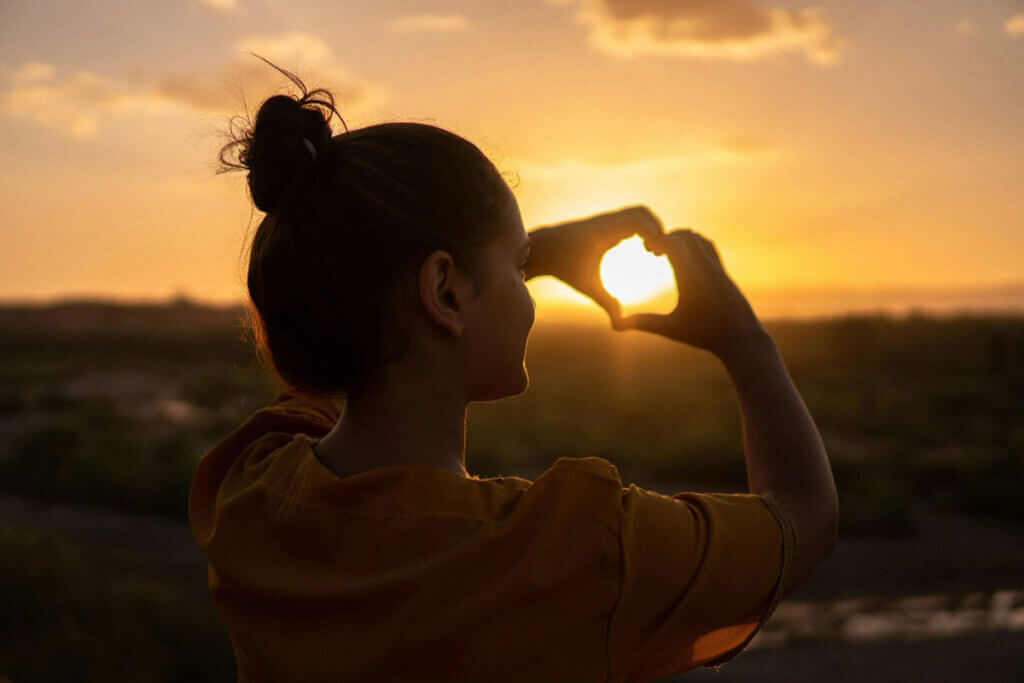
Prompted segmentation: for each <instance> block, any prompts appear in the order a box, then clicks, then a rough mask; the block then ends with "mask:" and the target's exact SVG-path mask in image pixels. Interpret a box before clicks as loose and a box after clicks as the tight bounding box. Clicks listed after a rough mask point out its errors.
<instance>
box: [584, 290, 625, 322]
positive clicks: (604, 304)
mask: <svg viewBox="0 0 1024 683" xmlns="http://www.w3.org/2000/svg"><path fill="white" fill-rule="evenodd" d="M591 298H592V299H593V300H594V301H596V302H597V305H598V306H600V307H601V308H603V309H604V310H605V312H606V313H607V314H608V317H609V318H610V319H611V322H612V327H614V326H615V323H616V321H617V320H619V319H620V318H621V317H622V304H621V303H619V300H618V299H616V298H615V297H613V296H612V295H611V294H609V293H608V292H606V291H604V289H603V288H602V289H601V290H599V291H596V292H594V293H593V294H591Z"/></svg>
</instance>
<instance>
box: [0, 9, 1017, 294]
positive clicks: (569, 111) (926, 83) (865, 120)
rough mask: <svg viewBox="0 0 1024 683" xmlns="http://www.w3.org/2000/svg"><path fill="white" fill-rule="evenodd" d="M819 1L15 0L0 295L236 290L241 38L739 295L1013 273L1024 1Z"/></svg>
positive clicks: (535, 214)
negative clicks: (232, 150) (232, 167)
mask: <svg viewBox="0 0 1024 683" xmlns="http://www.w3.org/2000/svg"><path fill="white" fill-rule="evenodd" d="M817 7H819V9H816V10H812V9H807V6H805V5H802V4H800V3H794V2H786V3H767V2H751V1H749V0H729V1H728V2H721V3H713V4H711V5H710V8H711V9H709V6H708V4H707V3H698V2H693V1H692V0H673V2H667V1H666V0H521V1H520V2H516V3H479V2H472V3H471V2H455V1H454V0H445V1H441V0H438V1H437V2H432V3H422V2H421V3H415V4H414V3H409V2H397V1H395V0H382V1H380V2H375V3H311V2H301V1H299V2H290V3H288V5H287V8H285V7H283V6H281V5H280V4H279V3H270V2H266V1H256V0H204V1H203V2H200V1H199V0H169V1H168V0H161V1H160V2H157V1H155V0H141V1H135V0H133V1H131V2H129V1H128V0H124V1H123V2H110V3H104V4H103V6H102V7H100V6H98V5H96V4H95V3H75V2H70V1H68V0H54V1H50V0H35V1H32V2H29V1H28V0H14V1H13V2H5V3H3V4H2V5H0V162H2V163H0V221H2V224H3V229H4V236H5V239H4V247H3V249H0V299H12V298H17V299H24V298H30V299H36V298H44V297H54V296H65V295H83V294H84V295H109V296H115V297H121V298H134V299H141V298H155V297H165V296H169V295H171V294H173V293H175V292H181V291H184V292H187V293H189V294H190V295H192V296H194V297H196V298H199V299H206V300H212V301H227V300H232V299H238V298H240V297H241V296H243V295H244V290H243V288H242V285H241V283H242V282H243V277H244V275H243V271H242V264H241V263H240V262H239V256H240V254H241V250H242V247H243V244H242V239H243V236H244V234H245V231H246V226H247V224H248V221H249V219H250V204H249V201H248V198H247V197H246V195H245V192H244V177H243V176H242V175H233V176H215V175H214V174H213V172H212V169H213V159H214V156H215V150H216V148H217V146H218V145H219V144H220V142H221V141H220V139H219V138H218V137H217V131H218V129H219V128H220V127H222V125H223V122H224V121H225V118H226V114H227V113H232V112H237V111H239V110H240V100H239V99H238V96H237V93H238V90H239V88H240V89H241V90H243V91H244V92H245V94H246V95H247V96H248V97H249V99H250V101H254V102H258V101H259V100H260V99H262V98H263V97H265V96H267V95H268V94H270V93H271V92H273V91H274V90H275V89H278V88H282V87H283V86H284V83H283V81H282V79H280V78H279V77H276V78H275V77H274V75H273V73H272V72H270V71H269V68H268V67H266V66H264V65H262V64H261V63H259V62H258V61H257V60H255V59H253V58H251V57H247V56H244V55H243V54H242V50H243V49H253V50H255V51H257V52H259V53H261V54H263V55H265V56H267V57H268V58H271V59H273V60H274V61H277V62H278V63H281V64H282V65H283V66H286V67H288V68H291V69H293V70H295V71H296V72H297V73H299V75H300V76H302V77H303V78H305V79H306V81H307V83H310V84H312V85H321V84H322V85H325V86H328V87H331V88H333V89H335V91H336V92H337V94H338V95H339V100H340V108H341V111H342V113H343V115H345V117H346V121H347V122H348V124H349V127H357V126H361V125H365V124H368V123H374V122H380V121H386V120H417V121H424V122H429V123H434V124H436V125H441V126H444V127H446V128H449V129H451V130H454V131H455V132H457V133H459V134H461V135H463V136H465V137H467V138H469V139H470V140H472V141H473V142H475V143H476V144H478V145H479V146H480V147H481V148H482V149H483V150H484V151H485V152H486V153H487V154H488V155H489V156H491V158H492V159H493V160H494V161H495V163H496V164H497V165H498V166H499V168H501V169H502V170H503V171H505V172H507V173H508V174H509V177H511V178H518V184H515V191H516V194H517V196H518V198H519V203H520V207H521V210H522V212H523V219H524V221H525V222H526V224H527V226H528V228H529V227H531V226H534V225H538V224H542V223H550V222H555V221H558V220H564V219H569V218H573V217H577V216H580V215H584V214H590V213H595V212H598V211H604V210H609V209H613V208H617V207H619V206H623V205H626V204H633V203H639V202H642V203H646V204H647V205H649V206H650V207H651V208H652V209H654V210H655V211H656V212H657V213H658V214H659V215H661V216H662V218H663V220H664V222H665V224H666V226H667V227H669V228H672V227H677V226H691V227H694V228H696V229H697V230H700V231H701V232H703V233H704V234H706V235H707V236H709V237H711V238H712V239H713V240H715V242H716V243H717V244H718V246H719V249H720V251H721V253H722V255H723V258H724V260H725V262H726V265H727V267H728V269H729V271H730V273H731V274H732V275H733V277H734V278H735V279H736V280H737V282H738V283H739V284H740V286H741V287H742V288H743V289H744V290H745V291H748V292H752V293H756V296H754V295H752V300H754V299H755V298H756V297H758V296H761V297H767V295H762V294H760V293H761V292H780V291H783V290H784V291H787V292H789V294H786V296H787V297H789V298H788V299H786V298H785V297H783V298H778V297H776V299H775V300H774V301H775V304H777V306H776V308H777V309H778V310H775V309H773V312H777V313H783V314H784V313H786V312H787V311H789V310H790V309H792V310H797V309H806V308H807V306H806V305H805V304H807V303H808V302H809V301H812V300H813V301H814V302H817V303H816V304H815V306H817V307H818V308H820V309H821V311H825V310H829V309H830V308H832V309H834V308H843V307H844V306H849V305H850V304H849V302H850V301H852V300H854V299H856V300H858V301H862V300H872V301H874V300H877V301H882V300H884V299H886V297H888V298H889V299H888V300H895V298H893V297H896V298H898V297H899V296H905V292H908V291H909V292H914V291H924V290H929V291H931V292H932V294H929V295H928V296H931V297H933V298H934V297H935V296H937V295H936V294H935V293H934V292H936V291H947V292H956V291H960V290H965V289H972V288H973V289H977V288H981V289H982V290H984V291H988V290H989V289H991V288H992V287H996V286H1000V285H1003V284H1005V283H1019V282H1022V281H1024V273H1022V272H1021V267H1020V264H1021V263H1022V262H1024V211H1022V201H1021V198H1022V196H1024V193H1022V188H1024V116H1022V115H1021V110H1022V108H1024V3H1017V4H1016V5H1015V4H1014V3H1007V2H984V1H983V2H975V3H962V2H932V3H927V4H926V5H922V4H921V3H915V2H909V1H906V0H904V1H892V2H881V1H878V0H870V1H865V2H858V3H839V2H832V3H827V4H825V5H820V6H817ZM253 219H254V220H257V219H258V214H257V215H256V216H255V217H253ZM531 287H532V288H533V289H534V293H535V297H536V298H537V300H538V304H539V306H540V308H541V309H543V308H544V303H549V305H550V306H552V307H554V306H556V304H558V302H565V301H571V300H573V298H572V297H571V296H570V295H569V294H568V293H567V292H566V290H565V288H564V287H562V286H561V285H558V284H557V283H554V282H552V281H550V280H549V279H546V278H545V279H539V280H537V281H535V282H533V283H532V284H531ZM840 290H842V292H845V294H842V293H840ZM828 292H832V293H833V294H828ZM780 296H781V295H780ZM829 297H831V298H829ZM844 297H845V298H844ZM865 297H866V299H865ZM872 297H873V298H872ZM911 298H912V297H911ZM939 298H940V299H941V295H939ZM784 299H785V301H788V302H789V303H786V304H783V303H779V302H782V301H783V300H784ZM762 300H763V301H765V302H768V301H769V299H768V298H763V299H762ZM844 301H845V302H847V303H842V302H844ZM775 304H771V305H773V306H774V305H775ZM764 305H765V306H769V303H765V304H764ZM787 307H788V308H787ZM812 308H814V306H812ZM818 308H814V310H818ZM581 310H583V309H581ZM758 310H760V309H758ZM595 311H596V308H595V307H593V306H592V305H590V311H589V312H590V313H591V314H593V313H595ZM597 313H600V312H599V311H597Z"/></svg>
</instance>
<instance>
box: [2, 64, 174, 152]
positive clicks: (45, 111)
mask: <svg viewBox="0 0 1024 683" xmlns="http://www.w3.org/2000/svg"><path fill="white" fill-rule="evenodd" d="M41 67H47V68H41ZM7 80H8V82H9V85H8V87H6V88H4V89H3V90H0V111H2V112H4V113H5V114H7V115H9V116H11V117H14V118H18V119H22V120H26V121H31V122H33V123H35V124H36V125H39V126H42V127H44V128H50V129H53V130H57V131H59V132H61V133H63V134H65V135H67V136H69V137H72V138H76V139H80V140H81V139H86V138H90V137H93V136H94V135H95V134H96V132H97V130H98V128H99V122H100V120H101V119H103V118H106V117H108V116H109V117H122V116H130V115H134V114H138V113H140V112H150V113H154V112H159V111H163V110H166V109H167V104H168V103H166V102H164V101H163V99H162V98H161V97H159V96H157V95H154V94H153V93H151V92H145V91H143V92H136V91H133V89H132V88H131V87H129V86H128V85H127V84H125V83H119V82H116V81H112V80H110V79H106V78H104V77H102V76H100V75H98V74H95V73H93V72H91V71H84V70H79V71H76V72H74V73H72V74H70V75H68V76H65V77H63V78H58V77H57V76H56V69H55V68H54V67H53V66H51V65H48V64H42V63H41V62H26V63H24V64H22V65H21V67H20V68H19V69H18V71H16V72H15V73H14V74H13V75H11V76H10V77H9V78H8V79H7Z"/></svg>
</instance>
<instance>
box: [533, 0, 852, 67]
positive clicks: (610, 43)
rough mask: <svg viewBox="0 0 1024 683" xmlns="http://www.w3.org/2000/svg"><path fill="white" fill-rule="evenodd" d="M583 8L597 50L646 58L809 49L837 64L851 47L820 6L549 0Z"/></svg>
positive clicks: (579, 16)
mask: <svg viewBox="0 0 1024 683" xmlns="http://www.w3.org/2000/svg"><path fill="white" fill-rule="evenodd" d="M549 2H552V3H554V4H559V5H570V6H574V7H576V10H577V11H576V14H575V20H576V22H577V23H579V24H581V25H583V26H585V27H587V28H588V29H589V35H588V40H589V42H590V44H591V45H592V46H593V47H595V48H596V49H598V50H601V51H603V52H606V53H607V54H610V55H613V56H615V57H620V58H631V57H636V56H641V55H654V56H662V57H698V58H708V59H712V58H714V59H736V60H751V59H758V58H761V57H765V56H768V55H771V54H776V53H780V52H802V53H803V54H804V56H805V57H806V58H807V59H808V60H809V61H811V62H813V63H815V64H819V65H829V64H834V63H835V62H836V61H838V59H839V58H840V56H841V55H842V52H843V51H844V50H845V48H846V41H845V40H844V39H842V38H840V37H838V36H837V35H836V34H835V32H834V31H833V29H832V26H831V24H830V23H829V22H828V20H827V19H826V17H825V15H824V13H823V12H822V11H821V10H818V9H816V8H804V9H783V8H779V7H761V6H759V5H757V4H755V3H754V2H753V1H752V0H716V1H714V2H711V1H709V0H549Z"/></svg>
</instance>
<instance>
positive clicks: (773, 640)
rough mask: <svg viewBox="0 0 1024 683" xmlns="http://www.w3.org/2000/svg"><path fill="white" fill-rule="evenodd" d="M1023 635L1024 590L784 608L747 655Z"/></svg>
mask: <svg viewBox="0 0 1024 683" xmlns="http://www.w3.org/2000/svg"><path fill="white" fill-rule="evenodd" d="M991 631H1024V590H1015V589H1010V590H1006V589H1004V590H993V591H981V592H972V593H961V594H948V595H942V594H939V595H916V596H909V597H901V598H881V597H863V598H851V599H845V600H833V601H828V602H798V601H794V602H782V603H780V604H779V606H778V609H776V611H775V614H774V615H773V616H772V618H771V619H770V620H769V622H768V623H767V624H765V627H764V629H762V630H761V632H760V633H758V634H757V636H755V638H754V640H753V641H751V643H750V646H749V649H752V650H753V649H758V648H771V647H778V646H780V645H784V644H790V643H794V642H797V641H801V640H819V639H827V640H843V641H849V642H865V641H872V640H918V639H925V638H943V637H951V636H960V635H968V634H974V633H982V632H991Z"/></svg>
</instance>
